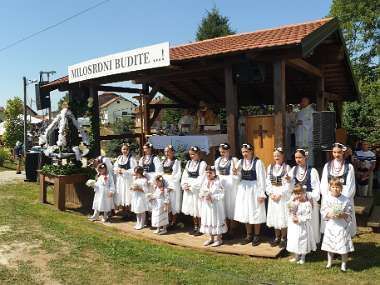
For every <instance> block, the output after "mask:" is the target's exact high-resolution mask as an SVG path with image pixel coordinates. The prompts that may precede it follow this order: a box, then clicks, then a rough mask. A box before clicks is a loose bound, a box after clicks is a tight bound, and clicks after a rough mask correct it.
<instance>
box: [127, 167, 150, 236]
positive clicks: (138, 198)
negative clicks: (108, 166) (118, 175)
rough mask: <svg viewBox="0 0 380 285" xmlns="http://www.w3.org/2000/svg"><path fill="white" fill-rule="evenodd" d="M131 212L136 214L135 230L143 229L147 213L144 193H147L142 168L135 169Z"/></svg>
mask: <svg viewBox="0 0 380 285" xmlns="http://www.w3.org/2000/svg"><path fill="white" fill-rule="evenodd" d="M131 191H132V201H131V211H132V212H134V213H135V214H136V219H137V222H136V225H135V229H136V230H141V229H142V228H144V227H145V212H146V211H148V202H147V199H146V193H148V192H149V187H148V180H147V179H146V177H145V176H144V168H142V167H141V166H136V167H135V179H134V181H133V184H132V187H131Z"/></svg>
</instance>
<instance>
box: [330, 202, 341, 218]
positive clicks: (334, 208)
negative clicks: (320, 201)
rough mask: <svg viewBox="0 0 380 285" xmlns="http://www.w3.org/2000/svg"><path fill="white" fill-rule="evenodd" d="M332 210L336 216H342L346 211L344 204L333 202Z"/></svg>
mask: <svg viewBox="0 0 380 285" xmlns="http://www.w3.org/2000/svg"><path fill="white" fill-rule="evenodd" d="M331 211H332V213H333V215H334V216H335V217H337V216H340V215H341V214H343V213H344V208H343V205H342V204H338V203H335V204H332V207H331Z"/></svg>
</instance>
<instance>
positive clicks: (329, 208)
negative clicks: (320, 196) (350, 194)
mask: <svg viewBox="0 0 380 285" xmlns="http://www.w3.org/2000/svg"><path fill="white" fill-rule="evenodd" d="M342 190H343V184H342V182H341V181H340V178H332V179H331V180H330V195H329V196H327V197H326V198H325V199H324V201H323V205H322V209H321V214H322V218H323V219H324V220H326V227H325V234H324V236H323V242H322V250H324V251H327V265H326V268H331V265H332V260H333V257H334V254H340V255H341V256H342V265H341V270H342V271H346V270H347V259H348V253H349V252H352V251H354V245H353V243H352V240H351V229H350V228H351V225H350V224H351V213H352V211H353V207H352V203H351V200H350V199H349V198H347V197H346V196H344V195H343V194H342Z"/></svg>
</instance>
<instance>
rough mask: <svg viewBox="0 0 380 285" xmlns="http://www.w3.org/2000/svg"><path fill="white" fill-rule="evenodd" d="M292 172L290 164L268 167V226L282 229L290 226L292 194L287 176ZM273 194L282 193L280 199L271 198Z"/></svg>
mask: <svg viewBox="0 0 380 285" xmlns="http://www.w3.org/2000/svg"><path fill="white" fill-rule="evenodd" d="M289 172H290V166H289V165H287V164H285V163H283V164H281V165H278V164H271V165H269V166H268V169H267V178H266V188H265V189H266V193H267V195H268V197H269V198H268V200H269V201H268V214H267V226H268V227H273V228H275V229H278V230H281V229H284V228H287V227H288V212H289V211H288V207H287V203H288V201H289V198H290V196H291V193H290V183H289V182H288V181H287V180H286V179H285V176H286V175H287V174H288V173H289ZM271 195H281V198H280V200H279V201H274V200H272V199H271V198H270V196H271Z"/></svg>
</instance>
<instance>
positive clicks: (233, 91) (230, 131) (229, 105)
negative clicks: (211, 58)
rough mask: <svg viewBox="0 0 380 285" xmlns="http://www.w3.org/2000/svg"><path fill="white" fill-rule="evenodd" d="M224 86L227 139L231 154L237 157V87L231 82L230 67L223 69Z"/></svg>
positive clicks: (231, 73)
mask: <svg viewBox="0 0 380 285" xmlns="http://www.w3.org/2000/svg"><path fill="white" fill-rule="evenodd" d="M224 84H225V92H226V93H225V96H226V116H227V137H228V143H229V144H230V145H231V154H232V155H238V151H239V146H238V135H239V134H238V118H239V107H238V94H237V86H236V84H235V82H234V80H233V72H232V66H227V67H225V68H224Z"/></svg>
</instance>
